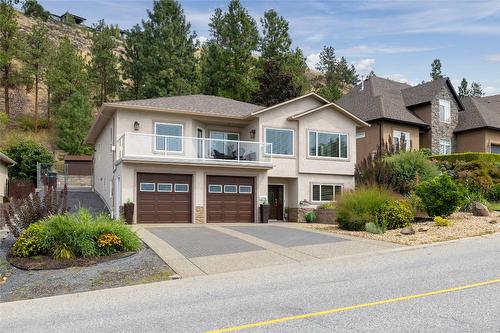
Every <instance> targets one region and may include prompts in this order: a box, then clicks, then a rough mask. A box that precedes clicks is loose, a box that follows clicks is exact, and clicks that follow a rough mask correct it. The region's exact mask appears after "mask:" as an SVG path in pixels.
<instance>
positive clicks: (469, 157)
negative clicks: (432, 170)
mask: <svg viewBox="0 0 500 333" xmlns="http://www.w3.org/2000/svg"><path fill="white" fill-rule="evenodd" d="M429 159H431V160H436V161H447V162H450V163H455V162H456V161H464V162H471V161H485V162H490V163H500V154H492V153H458V154H450V155H432V156H430V157H429Z"/></svg>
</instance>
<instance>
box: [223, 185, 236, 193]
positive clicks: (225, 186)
mask: <svg viewBox="0 0 500 333" xmlns="http://www.w3.org/2000/svg"><path fill="white" fill-rule="evenodd" d="M229 186H234V187H235V191H234V192H228V191H226V188H227V187H229ZM224 193H229V194H238V185H233V184H227V185H224Z"/></svg>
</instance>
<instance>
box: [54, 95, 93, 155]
mask: <svg viewBox="0 0 500 333" xmlns="http://www.w3.org/2000/svg"><path fill="white" fill-rule="evenodd" d="M56 124H57V129H58V138H57V146H58V147H59V148H61V149H63V150H65V151H66V152H67V153H69V154H72V155H80V154H91V153H92V148H91V147H90V146H89V145H86V144H84V140H85V136H86V135H87V132H88V130H89V129H90V125H91V124H92V108H91V106H90V104H89V102H88V100H87V98H86V96H85V95H84V94H82V93H80V92H75V93H73V94H72V95H71V96H70V97H69V98H68V99H67V100H65V101H64V102H63V104H61V106H60V107H59V109H58V110H57V112H56Z"/></svg>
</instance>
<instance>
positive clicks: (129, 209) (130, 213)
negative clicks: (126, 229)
mask: <svg viewBox="0 0 500 333" xmlns="http://www.w3.org/2000/svg"><path fill="white" fill-rule="evenodd" d="M123 217H124V218H125V222H127V224H132V223H133V222H134V204H133V203H126V204H124V205H123Z"/></svg>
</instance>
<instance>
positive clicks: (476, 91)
mask: <svg viewBox="0 0 500 333" xmlns="http://www.w3.org/2000/svg"><path fill="white" fill-rule="evenodd" d="M458 95H459V96H460V97H464V96H475V97H481V96H484V93H483V88H482V87H481V84H480V83H478V82H474V81H473V82H472V83H471V85H470V88H469V86H468V82H467V79H466V78H463V79H462V81H461V82H460V86H459V87H458Z"/></svg>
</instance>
